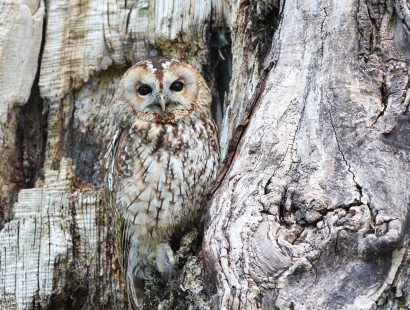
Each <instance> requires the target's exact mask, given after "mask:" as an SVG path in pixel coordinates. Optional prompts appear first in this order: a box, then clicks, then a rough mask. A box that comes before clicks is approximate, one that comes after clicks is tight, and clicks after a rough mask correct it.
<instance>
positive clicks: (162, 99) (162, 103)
mask: <svg viewBox="0 0 410 310" xmlns="http://www.w3.org/2000/svg"><path fill="white" fill-rule="evenodd" d="M159 104H160V105H161V109H162V112H164V113H165V110H166V109H167V103H166V102H165V98H164V96H161V97H160V99H159Z"/></svg>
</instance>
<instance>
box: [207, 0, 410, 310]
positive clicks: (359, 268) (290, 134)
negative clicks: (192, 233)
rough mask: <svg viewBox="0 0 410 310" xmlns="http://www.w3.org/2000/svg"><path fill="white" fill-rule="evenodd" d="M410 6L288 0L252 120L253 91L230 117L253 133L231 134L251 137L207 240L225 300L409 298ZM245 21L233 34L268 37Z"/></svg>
mask: <svg viewBox="0 0 410 310" xmlns="http://www.w3.org/2000/svg"><path fill="white" fill-rule="evenodd" d="M252 4H253V5H254V6H255V8H254V10H253V12H257V10H256V8H257V7H258V5H259V2H258V3H257V4H256V3H255V2H251V5H252ZM239 10H244V11H245V10H246V12H247V13H251V12H252V8H250V6H246V7H244V8H240V7H239ZM407 10H408V5H407V4H404V3H399V2H397V3H396V5H394V3H393V2H386V3H384V2H383V4H381V3H377V4H376V3H375V2H369V3H367V4H366V3H364V2H363V1H349V2H343V4H342V3H341V2H337V1H330V2H329V1H326V2H325V1H310V2H306V1H305V2H302V1H282V2H281V6H280V8H279V14H278V15H277V17H278V18H279V21H278V25H279V26H278V27H279V28H278V29H277V30H276V31H275V34H274V36H273V43H272V49H271V51H270V54H271V55H272V58H271V59H270V60H268V61H271V62H273V63H272V65H271V66H272V68H271V69H270V70H269V73H268V74H267V75H266V80H263V81H261V80H259V82H258V83H259V84H260V85H262V88H263V89H262V93H261V94H260V96H259V97H258V99H257V100H258V102H257V104H256V107H255V108H254V112H253V113H252V115H251V116H250V121H249V122H246V114H245V113H243V112H241V111H240V110H239V109H240V107H242V109H243V107H245V106H246V105H247V104H248V105H249V103H252V102H251V101H250V98H252V92H251V91H250V92H249V94H250V95H251V96H249V95H248V98H244V97H242V98H244V99H239V102H238V101H235V102H234V104H235V105H236V106H239V107H232V108H231V109H232V111H235V113H234V116H237V117H239V121H232V120H227V119H225V121H226V122H225V123H224V125H225V126H234V124H235V123H236V124H237V123H240V122H242V123H243V124H245V126H246V128H245V129H241V128H239V129H240V130H239V131H238V130H236V131H235V130H234V131H233V132H232V130H231V129H227V128H226V127H224V128H223V129H222V131H224V130H225V132H229V133H231V134H232V136H233V137H235V132H239V136H240V144H239V146H238V147H237V148H236V149H234V150H233V154H231V155H229V152H230V151H232V150H228V156H231V157H232V158H233V162H232V165H231V166H230V168H229V170H228V172H227V174H226V176H225V178H224V179H223V181H222V183H221V184H220V186H219V188H218V190H217V191H216V193H215V195H214V197H213V200H212V202H211V204H210V219H209V223H208V229H207V232H206V235H205V240H204V243H205V245H206V253H207V255H206V257H207V259H208V262H209V265H210V266H213V268H214V271H215V274H216V275H217V276H216V278H217V282H218V297H219V299H218V307H219V308H220V309H273V308H274V307H277V308H279V309H316V308H317V309H370V308H375V307H376V305H377V306H378V307H380V309H391V308H390V307H392V305H395V306H397V307H399V308H400V309H404V308H406V307H408V303H409V299H408V296H409V295H408V289H406V288H404V287H403V286H401V289H400V290H399V292H398V293H394V292H395V290H396V287H392V282H393V279H394V278H395V277H397V274H398V270H400V269H401V270H402V268H408V261H407V258H405V256H404V253H405V249H406V247H407V245H408V240H409V233H408V229H407V227H408V218H409V214H408V212H409V211H408V206H409V192H408V188H409V181H408V180H409V174H410V170H409V159H410V158H409V153H408V149H407V148H406V146H405V142H404V140H405V139H407V138H404V135H406V133H407V129H405V128H408V127H407V126H408V120H409V118H408V116H406V115H407V114H408V112H407V111H408V106H409V104H408V95H407V92H408V91H407V90H408V60H409V58H408V57H409V55H408V48H409V37H408V36H406V35H405V33H406V31H407V29H408V28H407V25H406V24H405V23H404V24H403V23H402V22H399V21H398V20H397V16H405V14H406V12H407ZM244 14H245V13H244ZM236 16H238V17H237V20H236V23H237V24H236V28H234V29H233V37H234V38H235V37H242V36H244V35H245V36H246V35H248V36H249V39H248V40H251V38H254V37H255V34H254V33H247V32H246V29H248V27H249V24H248V23H249V20H253V19H256V18H258V16H254V15H251V16H247V18H246V19H240V16H241V15H240V14H237V15H236ZM402 21H404V20H403V19H402ZM393 38H394V39H393ZM234 40H235V39H234ZM242 42H243V41H242ZM236 44H239V45H240V44H241V43H240V42H237V43H236ZM244 48H245V47H244ZM238 58H239V60H236V59H235V58H234V63H233V67H234V68H235V66H236V65H238V66H240V65H241V61H240V56H238ZM235 60H236V61H235ZM240 76H241V77H242V75H240V74H239V73H238V72H235V71H234V72H233V78H232V80H233V82H232V84H231V85H232V86H233V87H235V86H234V85H235V83H239V82H244V79H242V78H241V77H240ZM246 76H248V75H246ZM259 76H261V75H259ZM245 81H246V79H245ZM248 89H249V88H248ZM254 89H255V87H254ZM241 94H243V93H241ZM230 95H231V96H232V97H231V100H232V98H236V99H238V98H239V97H238V95H236V94H235V89H234V88H233V89H232V92H231V94H230ZM231 104H233V102H232V101H231ZM241 115H245V117H242V118H240V116H241ZM228 117H229V116H228ZM231 118H232V117H231ZM244 119H245V121H244ZM405 123H406V125H405ZM387 132H390V133H387ZM387 136H388V138H387ZM401 139H403V140H401ZM400 141H402V142H403V143H402V142H400ZM406 141H407V140H406ZM225 147H226V145H225ZM394 179H396V180H397V181H394ZM398 179H400V181H398ZM406 262H407V263H406ZM400 265H401V266H402V267H401V268H399V266H400ZM404 266H406V267H404ZM399 277H401V276H399ZM395 294H397V295H395ZM386 296H387V297H386ZM398 296H399V297H400V298H401V299H398Z"/></svg>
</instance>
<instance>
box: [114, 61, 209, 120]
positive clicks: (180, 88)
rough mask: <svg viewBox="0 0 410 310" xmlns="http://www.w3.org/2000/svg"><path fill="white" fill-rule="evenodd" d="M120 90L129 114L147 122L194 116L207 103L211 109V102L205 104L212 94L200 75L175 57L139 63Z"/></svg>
mask: <svg viewBox="0 0 410 310" xmlns="http://www.w3.org/2000/svg"><path fill="white" fill-rule="evenodd" d="M119 89H120V90H122V92H123V93H122V97H123V101H125V103H126V104H127V105H128V111H130V112H131V114H133V115H134V116H135V117H137V118H139V119H143V120H147V121H154V122H161V123H168V122H175V121H176V120H178V119H180V118H182V117H185V116H187V115H189V114H191V113H193V112H194V111H195V110H196V109H198V105H204V103H205V105H208V107H205V108H208V109H209V108H210V107H209V105H210V102H209V101H210V100H205V101H206V102H203V101H204V100H203V99H204V98H207V97H209V98H210V94H209V89H208V87H207V86H206V84H205V82H204V80H203V78H202V77H201V75H200V74H199V73H198V72H197V71H196V70H195V69H194V68H193V67H192V66H191V65H189V64H187V63H185V62H182V61H179V60H177V59H174V58H162V57H161V58H153V59H148V60H143V61H140V62H138V63H137V64H135V65H134V66H133V67H131V68H130V69H129V70H128V71H127V72H126V73H125V74H124V77H123V78H122V80H121V82H120V87H119ZM201 97H202V98H201ZM201 102H202V103H201ZM201 108H202V107H201Z"/></svg>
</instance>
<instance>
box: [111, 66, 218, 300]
mask: <svg viewBox="0 0 410 310" xmlns="http://www.w3.org/2000/svg"><path fill="white" fill-rule="evenodd" d="M210 109H211V94H210V91H209V89H208V87H207V86H206V84H205V81H204V79H203V78H202V77H201V75H200V74H199V73H198V72H197V71H196V70H195V69H194V68H193V67H192V66H190V65H189V64H187V63H185V62H181V61H179V60H177V59H166V58H157V59H151V60H145V61H141V62H139V63H137V64H136V65H134V66H133V67H132V68H130V69H129V70H128V71H127V72H126V73H125V75H124V77H123V79H122V80H121V82H120V85H119V88H118V90H117V94H116V96H115V100H114V101H113V105H112V111H113V114H114V118H115V120H116V121H115V123H116V124H118V125H117V126H118V131H117V133H116V134H115V136H114V137H113V139H112V142H111V144H110V147H109V151H108V153H107V170H108V171H107V188H108V194H109V195H108V196H109V200H110V204H111V207H112V208H113V209H114V210H115V214H116V218H117V221H116V230H115V231H116V237H117V241H118V242H117V243H118V251H119V257H120V261H121V264H122V266H123V271H124V276H125V279H126V283H127V289H128V296H129V299H130V303H131V304H132V305H133V306H134V307H140V306H141V305H142V298H143V297H142V296H143V286H144V284H143V283H144V279H145V278H146V277H147V276H149V275H150V274H151V273H152V271H153V270H154V269H155V268H156V269H157V270H159V271H160V272H161V273H163V274H164V275H166V276H168V277H169V276H170V275H171V273H172V271H173V269H174V263H175V261H174V256H173V252H172V249H171V247H170V245H169V240H170V238H171V236H172V235H173V233H174V232H176V231H179V230H182V229H184V228H186V227H187V226H188V225H190V223H192V220H193V219H194V218H196V217H197V215H198V214H199V211H200V208H201V205H203V202H204V197H205V195H206V193H207V187H208V185H209V184H210V182H211V181H212V180H213V179H214V178H215V174H216V169H217V166H218V162H219V146H218V137H217V127H216V125H215V123H214V121H213V119H212V116H211V110H210Z"/></svg>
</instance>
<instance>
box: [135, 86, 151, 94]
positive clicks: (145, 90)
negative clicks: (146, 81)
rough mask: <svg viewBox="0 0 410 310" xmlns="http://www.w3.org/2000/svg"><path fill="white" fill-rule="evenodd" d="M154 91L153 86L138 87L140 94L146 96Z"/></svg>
mask: <svg viewBox="0 0 410 310" xmlns="http://www.w3.org/2000/svg"><path fill="white" fill-rule="evenodd" d="M151 92H152V88H151V87H150V86H148V85H142V86H140V87H139V88H138V94H140V95H141V96H146V95H148V94H150V93H151Z"/></svg>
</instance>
